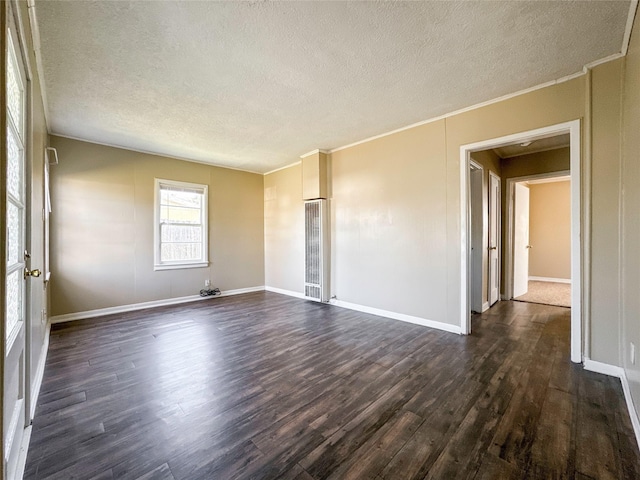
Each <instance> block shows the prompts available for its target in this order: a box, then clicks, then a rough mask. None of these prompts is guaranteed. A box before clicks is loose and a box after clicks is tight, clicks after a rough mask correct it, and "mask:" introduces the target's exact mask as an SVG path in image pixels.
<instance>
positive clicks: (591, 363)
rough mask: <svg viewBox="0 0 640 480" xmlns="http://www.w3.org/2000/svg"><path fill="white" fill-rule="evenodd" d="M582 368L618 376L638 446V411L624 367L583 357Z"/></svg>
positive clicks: (639, 430) (639, 440)
mask: <svg viewBox="0 0 640 480" xmlns="http://www.w3.org/2000/svg"><path fill="white" fill-rule="evenodd" d="M584 369H585V370H589V371H591V372H596V373H602V374H604V375H609V376H611V377H618V378H619V379H620V383H621V384H622V391H623V392H624V399H625V401H626V403H627V410H628V411H629V418H630V419H631V424H632V425H633V432H634V433H635V435H636V442H637V444H638V447H639V448H640V418H639V417H638V411H637V410H636V408H635V406H634V404H633V398H632V397H631V389H630V388H629V381H628V380H627V374H626V372H625V371H624V368H622V367H617V366H615V365H609V364H608V363H602V362H596V361H595V360H591V359H589V358H585V359H584Z"/></svg>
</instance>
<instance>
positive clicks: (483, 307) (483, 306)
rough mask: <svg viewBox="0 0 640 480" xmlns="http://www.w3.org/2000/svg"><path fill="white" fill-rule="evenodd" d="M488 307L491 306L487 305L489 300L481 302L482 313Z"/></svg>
mask: <svg viewBox="0 0 640 480" xmlns="http://www.w3.org/2000/svg"><path fill="white" fill-rule="evenodd" d="M489 308H491V305H489V302H484V303H483V304H482V313H484V312H486V311H487V310H489Z"/></svg>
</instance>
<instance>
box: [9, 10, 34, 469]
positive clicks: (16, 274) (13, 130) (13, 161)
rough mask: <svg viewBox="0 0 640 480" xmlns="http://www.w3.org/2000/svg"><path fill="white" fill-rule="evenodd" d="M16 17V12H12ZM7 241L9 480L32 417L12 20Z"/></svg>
mask: <svg viewBox="0 0 640 480" xmlns="http://www.w3.org/2000/svg"><path fill="white" fill-rule="evenodd" d="M10 13H11V12H10ZM6 63H7V65H6V72H7V73H6V75H7V91H6V96H7V102H6V113H7V131H6V136H7V193H6V195H7V198H6V203H7V213H6V225H7V238H6V241H5V243H4V245H5V247H4V248H5V254H6V258H7V269H6V278H5V279H4V281H5V282H6V303H5V306H4V307H5V312H6V313H5V317H4V322H5V332H6V333H5V338H4V341H5V347H6V348H5V363H4V381H3V397H4V411H3V420H4V431H3V441H4V459H3V460H4V462H5V472H6V478H7V479H13V478H15V477H16V476H17V475H19V473H18V472H17V468H18V458H19V455H20V447H21V445H22V441H23V438H24V433H25V428H26V426H27V423H28V422H27V415H26V402H25V398H26V397H25V394H26V378H27V377H26V369H27V356H26V353H27V352H26V341H25V338H26V333H27V332H26V329H27V325H26V324H27V318H28V314H29V311H28V310H29V308H28V307H29V303H28V288H27V287H28V285H27V283H26V282H27V281H28V278H29V277H28V275H27V274H28V273H30V272H29V271H28V270H27V267H28V266H29V265H28V263H27V259H28V254H27V252H26V247H27V239H28V235H29V227H28V222H27V212H28V208H29V192H28V191H27V182H26V176H27V162H26V143H27V142H26V139H27V125H28V123H27V88H26V85H27V81H26V75H25V69H24V64H23V62H22V57H21V50H20V46H19V43H18V37H17V34H16V29H15V24H14V22H13V18H12V16H11V14H10V15H9V28H8V31H7V59H6Z"/></svg>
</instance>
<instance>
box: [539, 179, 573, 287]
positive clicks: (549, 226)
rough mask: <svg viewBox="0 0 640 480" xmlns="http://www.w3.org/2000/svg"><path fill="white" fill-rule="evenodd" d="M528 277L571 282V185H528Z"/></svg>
mask: <svg viewBox="0 0 640 480" xmlns="http://www.w3.org/2000/svg"><path fill="white" fill-rule="evenodd" d="M529 244H530V245H532V247H533V248H532V249H531V250H530V251H529V275H530V276H533V277H551V278H561V279H570V278H571V182H570V181H569V180H566V181H562V182H552V183H534V184H530V185H529Z"/></svg>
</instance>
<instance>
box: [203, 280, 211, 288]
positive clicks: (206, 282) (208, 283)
mask: <svg viewBox="0 0 640 480" xmlns="http://www.w3.org/2000/svg"><path fill="white" fill-rule="evenodd" d="M204 286H205V287H206V288H209V287H210V286H211V280H209V279H208V278H207V279H206V280H205V281H204Z"/></svg>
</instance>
